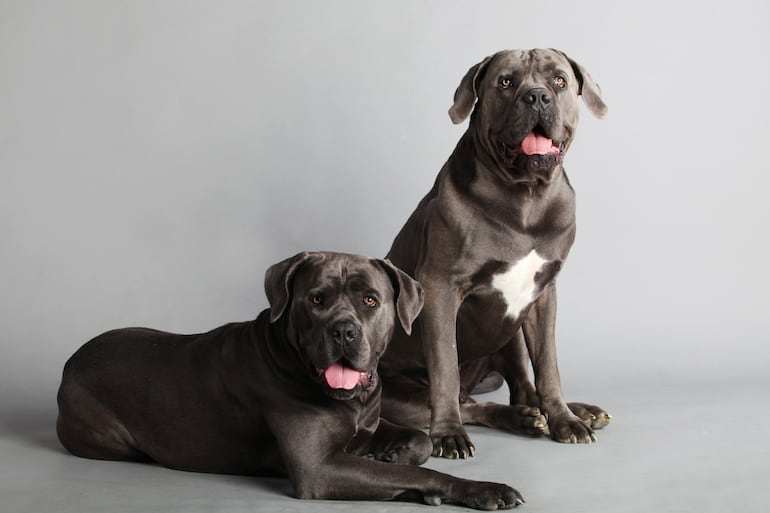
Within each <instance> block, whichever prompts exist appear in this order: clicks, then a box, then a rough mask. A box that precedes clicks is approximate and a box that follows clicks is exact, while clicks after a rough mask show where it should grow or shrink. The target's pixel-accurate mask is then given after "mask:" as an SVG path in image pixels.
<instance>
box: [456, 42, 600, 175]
mask: <svg viewBox="0 0 770 513" xmlns="http://www.w3.org/2000/svg"><path fill="white" fill-rule="evenodd" d="M578 96H582V97H583V101H584V103H585V104H586V106H587V107H588V110H589V111H590V112H591V113H592V114H594V115H595V116H597V117H599V118H602V117H604V116H605V115H606V113H607V106H606V105H605V104H604V102H603V101H602V98H601V91H600V89H599V86H598V85H596V83H595V82H594V81H593V79H592V78H591V76H590V75H589V74H588V72H587V71H586V70H585V69H584V68H583V67H582V66H580V65H579V64H578V63H577V62H575V61H573V60H572V59H570V58H569V57H567V55H565V54H564V53H562V52H560V51H558V50H542V49H537V50H504V51H501V52H498V53H496V54H494V55H491V56H489V57H487V58H486V59H484V60H483V61H481V62H479V63H478V64H476V65H474V66H473V67H471V68H470V69H469V70H468V73H466V75H465V76H464V77H463V79H462V81H461V82H460V86H459V87H458V88H457V91H456V92H455V98H454V104H453V105H452V107H451V108H450V109H449V116H450V118H451V119H452V121H453V122H454V123H461V122H462V121H464V120H465V119H466V118H467V117H468V116H469V115H470V114H471V112H473V114H472V116H471V125H470V126H471V129H472V130H473V131H474V135H475V137H476V140H477V141H478V142H479V144H480V146H481V149H482V151H483V152H484V154H485V155H486V156H487V157H488V159H489V161H491V162H492V163H493V166H494V167H496V168H497V169H499V170H501V171H502V172H503V174H504V175H505V176H509V177H511V178H512V179H513V180H514V181H526V182H532V181H533V180H537V181H542V182H546V183H548V182H550V181H551V180H552V179H553V178H554V176H555V172H556V170H557V169H558V167H559V166H560V164H561V161H562V158H563V157H564V155H565V153H566V152H567V149H568V148H569V146H570V143H571V142H572V139H573V137H574V134H575V129H576V128H577V122H578ZM477 100H478V101H477Z"/></svg>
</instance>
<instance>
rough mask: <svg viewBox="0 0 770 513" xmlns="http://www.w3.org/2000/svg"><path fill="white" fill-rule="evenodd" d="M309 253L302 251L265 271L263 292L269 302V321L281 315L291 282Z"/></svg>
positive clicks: (308, 256)
mask: <svg viewBox="0 0 770 513" xmlns="http://www.w3.org/2000/svg"><path fill="white" fill-rule="evenodd" d="M311 255H312V254H311V253H308V252H307V251H303V252H302V253H297V254H296V255H294V256H293V257H291V258H287V259H286V260H283V261H281V262H278V263H277V264H273V265H271V266H270V267H269V268H268V269H267V271H266V272H265V294H266V295H267V301H268V303H270V322H275V321H277V320H278V319H279V318H280V317H281V315H283V312H284V310H286V306H288V304H289V298H290V297H291V282H292V279H293V278H294V275H295V274H297V271H298V270H299V268H300V267H302V265H303V264H304V263H305V262H307V261H308V260H309V259H310V257H311Z"/></svg>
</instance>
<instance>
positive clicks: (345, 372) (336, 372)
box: [324, 363, 361, 390]
mask: <svg viewBox="0 0 770 513" xmlns="http://www.w3.org/2000/svg"><path fill="white" fill-rule="evenodd" d="M324 376H325V377H326V382H327V383H328V384H329V386H330V387H332V388H344V389H345V390H352V389H353V388H355V386H356V385H357V384H358V381H359V380H360V378H361V373H360V372H359V371H357V370H355V369H349V368H347V367H343V366H342V365H340V364H339V363H335V364H334V365H332V366H331V367H329V368H328V369H326V370H325V371H324Z"/></svg>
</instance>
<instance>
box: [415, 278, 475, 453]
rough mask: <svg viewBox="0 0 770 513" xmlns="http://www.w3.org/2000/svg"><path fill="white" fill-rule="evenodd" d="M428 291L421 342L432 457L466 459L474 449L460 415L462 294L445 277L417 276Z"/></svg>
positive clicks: (423, 314) (426, 291) (423, 312)
mask: <svg viewBox="0 0 770 513" xmlns="http://www.w3.org/2000/svg"><path fill="white" fill-rule="evenodd" d="M417 279H418V281H420V282H421V283H422V284H423V287H424V288H425V306H424V307H423V311H422V323H421V326H422V343H423V350H424V352H425V363H426V365H427V367H428V378H429V379H430V408H431V417H430V418H431V420H430V437H431V441H432V442H433V456H439V457H444V458H450V459H455V458H458V457H459V458H467V457H469V456H473V454H474V452H475V451H476V448H475V446H474V445H473V443H472V442H471V440H470V437H469V436H468V433H467V432H466V431H465V428H464V427H463V423H462V417H461V416H460V403H459V397H460V370H459V365H458V358H457V331H456V329H457V310H458V308H459V303H460V296H459V291H458V290H457V289H455V288H453V287H452V286H451V284H450V283H449V282H448V280H447V278H446V277H434V276H418V278H417Z"/></svg>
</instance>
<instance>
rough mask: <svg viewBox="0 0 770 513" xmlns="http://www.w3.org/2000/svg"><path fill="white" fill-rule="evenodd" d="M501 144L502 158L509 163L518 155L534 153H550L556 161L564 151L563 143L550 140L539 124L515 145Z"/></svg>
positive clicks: (528, 155) (526, 155) (532, 154)
mask: <svg viewBox="0 0 770 513" xmlns="http://www.w3.org/2000/svg"><path fill="white" fill-rule="evenodd" d="M501 144H502V148H501V150H502V151H501V152H502V157H503V160H504V161H506V163H510V164H513V161H514V160H516V159H517V158H518V157H521V156H524V157H532V156H536V155H545V156H548V155H552V156H553V158H554V159H555V160H556V162H559V161H561V155H562V152H563V151H564V143H559V142H556V141H554V140H552V139H551V138H550V137H548V136H547V135H546V133H545V130H544V129H543V128H542V127H541V126H540V125H536V126H535V127H534V128H533V129H532V130H531V131H530V132H529V133H528V134H526V135H525V136H524V138H523V139H522V140H521V142H520V143H518V144H516V145H509V144H506V143H501Z"/></svg>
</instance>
